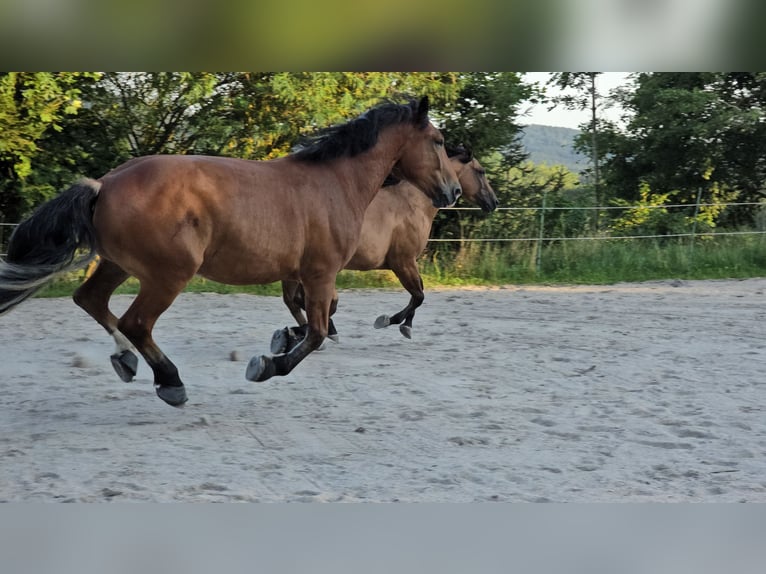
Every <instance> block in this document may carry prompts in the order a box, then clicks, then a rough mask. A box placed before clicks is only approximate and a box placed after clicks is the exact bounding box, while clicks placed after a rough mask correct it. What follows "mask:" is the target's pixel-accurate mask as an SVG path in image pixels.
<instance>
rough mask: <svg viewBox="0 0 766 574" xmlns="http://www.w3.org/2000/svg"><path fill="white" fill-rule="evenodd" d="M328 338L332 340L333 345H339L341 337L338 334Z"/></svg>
mask: <svg viewBox="0 0 766 574" xmlns="http://www.w3.org/2000/svg"><path fill="white" fill-rule="evenodd" d="M327 338H328V339H330V340H331V341H332V342H333V343H337V342H338V341H340V337H339V336H338V333H335V334H334V335H327Z"/></svg>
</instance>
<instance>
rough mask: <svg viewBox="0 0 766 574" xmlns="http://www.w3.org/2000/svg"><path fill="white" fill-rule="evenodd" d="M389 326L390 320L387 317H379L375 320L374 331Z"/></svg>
mask: <svg viewBox="0 0 766 574" xmlns="http://www.w3.org/2000/svg"><path fill="white" fill-rule="evenodd" d="M390 324H391V318H390V317H389V316H388V315H381V316H380V317H378V318H377V319H375V328H376V329H382V328H383V327H388V326H389V325H390Z"/></svg>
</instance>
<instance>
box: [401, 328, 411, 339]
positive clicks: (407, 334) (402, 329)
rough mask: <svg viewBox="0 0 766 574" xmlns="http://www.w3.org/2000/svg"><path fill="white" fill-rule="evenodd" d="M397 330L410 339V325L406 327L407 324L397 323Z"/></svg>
mask: <svg viewBox="0 0 766 574" xmlns="http://www.w3.org/2000/svg"><path fill="white" fill-rule="evenodd" d="M399 332H400V333H401V334H402V335H404V336H405V337H407V338H408V339H412V327H408V326H407V325H399Z"/></svg>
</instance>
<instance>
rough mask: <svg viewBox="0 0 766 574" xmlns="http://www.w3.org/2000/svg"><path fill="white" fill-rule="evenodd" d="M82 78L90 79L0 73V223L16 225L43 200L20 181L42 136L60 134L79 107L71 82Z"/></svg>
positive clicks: (36, 153)
mask: <svg viewBox="0 0 766 574" xmlns="http://www.w3.org/2000/svg"><path fill="white" fill-rule="evenodd" d="M84 77H93V75H92V74H80V73H74V74H67V73H63V72H60V73H53V72H3V73H0V221H17V220H18V219H19V218H20V217H21V215H22V214H24V213H25V212H26V211H27V210H28V209H29V208H30V207H31V206H32V205H34V204H35V203H38V202H39V201H40V200H41V199H43V198H45V191H46V190H45V189H42V190H41V189H32V190H29V193H27V194H24V193H23V188H24V184H25V180H26V179H27V178H28V177H29V176H30V174H31V173H32V171H33V169H34V162H35V160H36V158H37V157H38V156H39V154H40V151H41V150H40V146H39V141H40V139H41V138H42V137H43V135H44V134H46V133H47V132H50V131H52V130H56V131H58V130H61V129H62V124H63V123H64V121H65V118H66V116H69V115H74V114H76V113H77V112H78V111H79V110H80V109H81V106H82V101H81V100H80V98H79V89H78V87H77V82H78V80H80V79H81V78H84ZM48 191H49V190H48Z"/></svg>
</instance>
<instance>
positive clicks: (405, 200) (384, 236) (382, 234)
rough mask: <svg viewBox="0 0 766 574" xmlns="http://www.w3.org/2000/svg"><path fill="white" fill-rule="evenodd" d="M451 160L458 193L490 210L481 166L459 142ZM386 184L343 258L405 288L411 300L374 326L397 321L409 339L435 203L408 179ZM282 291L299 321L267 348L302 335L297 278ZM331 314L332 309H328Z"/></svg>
mask: <svg viewBox="0 0 766 574" xmlns="http://www.w3.org/2000/svg"><path fill="white" fill-rule="evenodd" d="M447 154H448V156H449V157H450V162H451V163H452V167H453V168H454V169H455V172H456V173H457V175H458V179H459V180H460V187H461V188H462V190H463V194H462V197H463V198H464V199H467V200H468V201H470V202H471V203H475V204H477V205H478V206H479V207H481V209H482V210H483V211H485V212H491V211H494V210H495V208H496V207H497V197H496V196H495V192H494V190H493V189H492V186H491V185H490V184H489V181H487V177H486V174H485V171H484V168H483V167H482V166H481V164H480V163H479V162H478V161H477V160H476V158H474V157H473V154H472V153H471V152H470V151H469V150H467V149H465V148H463V147H455V148H448V149H447ZM394 182H395V183H394V184H393V185H385V186H384V187H383V189H381V190H380V192H379V193H378V194H377V195H376V196H375V199H373V200H372V203H370V206H369V207H368V208H367V212H366V213H365V215H364V222H363V224H362V234H361V236H360V239H359V245H358V246H357V248H356V252H355V253H354V255H353V257H352V258H351V259H350V260H349V262H348V263H346V269H353V270H357V271H370V270H372V269H390V270H392V271H393V272H394V274H395V275H396V277H397V278H398V279H399V282H400V283H401V284H402V286H403V287H404V288H405V289H406V290H407V291H409V293H410V295H411V297H410V302H409V304H408V305H407V306H406V307H405V308H404V309H402V310H401V311H399V312H398V313H396V314H395V315H392V316H391V317H389V316H388V315H381V316H380V317H378V318H377V320H376V321H375V328H378V329H380V328H382V327H387V326H388V325H391V324H395V325H396V324H398V325H399V331H400V332H401V333H402V335H404V336H405V337H407V338H408V339H410V338H411V337H412V319H413V317H414V316H415V310H416V309H417V308H418V307H420V305H421V304H422V303H423V299H424V294H423V280H422V279H421V277H420V273H419V272H418V264H417V258H418V256H419V255H420V254H421V253H422V252H423V250H424V249H425V247H426V243H428V236H429V235H430V233H431V224H432V223H433V220H434V217H436V214H437V212H438V209H437V208H435V207H434V206H433V204H432V203H431V202H430V201H428V199H427V198H426V197H425V196H424V195H423V193H422V192H421V191H420V190H419V189H418V188H417V187H416V186H415V185H413V184H412V183H410V182H408V181H396V180H394ZM282 297H283V299H284V302H285V305H287V308H288V309H289V310H290V313H291V314H292V316H293V317H294V318H295V320H296V321H297V322H298V327H289V328H288V327H285V328H284V329H280V330H278V331H276V332H275V333H274V336H273V338H272V343H271V351H272V352H273V353H274V352H284V351H285V350H289V349H291V348H292V347H293V346H295V345H296V344H297V343H298V341H299V340H300V339H301V338H302V337H303V336H304V334H305V330H306V327H305V326H306V319H305V317H304V316H303V312H302V311H301V309H302V307H303V305H304V293H303V289H302V288H301V284H300V283H299V282H297V281H289V280H283V281H282ZM336 306H337V294H336V296H335V299H334V300H333V306H332V312H334V310H335V307H336ZM331 314H332V313H331ZM329 329H330V333H329V336H330V338H336V333H335V327H334V325H333V323H332V319H330V323H329Z"/></svg>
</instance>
